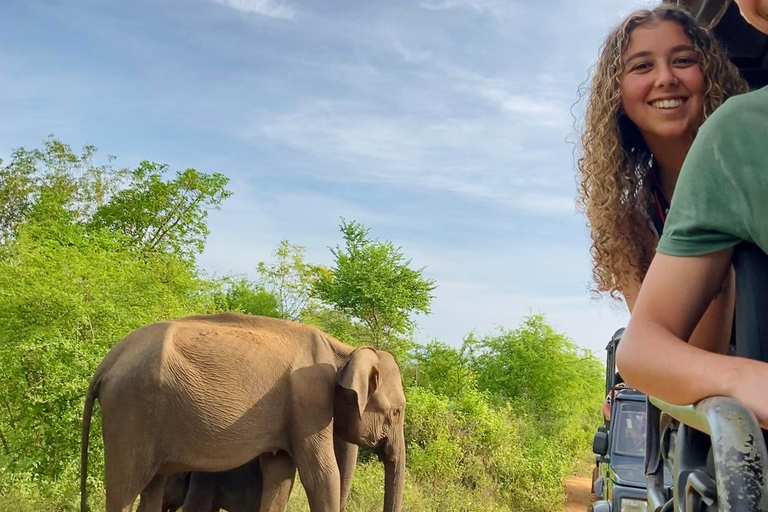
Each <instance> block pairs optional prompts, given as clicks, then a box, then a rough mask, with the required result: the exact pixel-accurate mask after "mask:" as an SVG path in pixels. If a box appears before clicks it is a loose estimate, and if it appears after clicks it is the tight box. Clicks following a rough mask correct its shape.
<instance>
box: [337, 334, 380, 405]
mask: <svg viewBox="0 0 768 512" xmlns="http://www.w3.org/2000/svg"><path fill="white" fill-rule="evenodd" d="M336 382H337V383H338V384H339V386H341V387H343V388H344V389H351V390H352V391H354V392H355V393H356V394H357V407H358V412H359V413H360V418H362V417H363V411H364V410H365V407H366V406H367V405H368V401H369V400H370V399H371V397H372V396H373V394H374V393H376V390H377V389H378V388H379V355H378V354H377V353H376V350H374V349H372V348H370V347H362V348H358V349H356V350H355V351H354V352H352V354H351V355H350V356H349V358H347V362H346V363H344V366H342V367H341V369H340V370H339V372H338V373H337V374H336Z"/></svg>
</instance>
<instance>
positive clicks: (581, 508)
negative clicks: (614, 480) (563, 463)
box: [563, 476, 592, 512]
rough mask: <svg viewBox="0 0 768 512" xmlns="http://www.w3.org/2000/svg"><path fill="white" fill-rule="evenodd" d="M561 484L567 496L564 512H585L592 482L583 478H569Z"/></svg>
mask: <svg viewBox="0 0 768 512" xmlns="http://www.w3.org/2000/svg"><path fill="white" fill-rule="evenodd" d="M563 484H564V485H565V493H566V494H567V495H568V504H567V508H566V509H565V510H566V512H586V510H587V504H588V503H589V488H590V486H591V484H592V481H591V480H590V479H589V478H584V477H583V476H569V477H567V478H566V479H565V481H564V482H563Z"/></svg>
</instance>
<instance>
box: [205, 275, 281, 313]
mask: <svg viewBox="0 0 768 512" xmlns="http://www.w3.org/2000/svg"><path fill="white" fill-rule="evenodd" d="M221 287H222V289H221V290H220V291H218V292H217V293H216V294H215V295H214V301H215V303H216V309H219V310H221V311H240V312H241V313H250V314H252V315H262V316H271V317H277V318H280V317H281V314H280V306H279V303H278V300H277V297H275V296H274V295H273V294H272V293H270V292H268V291H267V290H265V289H264V287H263V286H261V285H260V284H259V283H254V282H252V281H250V280H249V279H248V278H247V277H244V276H233V277H227V278H224V279H223V280H222V282H221Z"/></svg>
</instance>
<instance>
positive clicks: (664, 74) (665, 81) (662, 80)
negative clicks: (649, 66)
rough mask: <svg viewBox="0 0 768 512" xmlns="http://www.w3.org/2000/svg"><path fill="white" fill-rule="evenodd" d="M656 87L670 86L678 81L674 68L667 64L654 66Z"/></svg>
mask: <svg viewBox="0 0 768 512" xmlns="http://www.w3.org/2000/svg"><path fill="white" fill-rule="evenodd" d="M656 70H657V75H656V87H671V86H675V85H677V84H678V83H679V80H678V79H677V76H676V75H675V71H674V69H672V67H670V66H667V65H661V66H657V67H656Z"/></svg>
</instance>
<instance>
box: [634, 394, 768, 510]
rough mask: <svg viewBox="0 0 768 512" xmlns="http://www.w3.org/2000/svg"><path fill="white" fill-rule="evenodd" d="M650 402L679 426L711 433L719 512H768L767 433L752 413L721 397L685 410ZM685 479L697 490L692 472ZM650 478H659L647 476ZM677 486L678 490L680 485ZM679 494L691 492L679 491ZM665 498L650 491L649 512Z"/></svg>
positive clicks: (694, 475)
mask: <svg viewBox="0 0 768 512" xmlns="http://www.w3.org/2000/svg"><path fill="white" fill-rule="evenodd" d="M649 400H650V401H651V403H653V404H654V405H655V406H656V407H658V408H659V409H660V410H661V411H663V412H665V413H667V414H668V415H670V416H672V417H673V418H675V419H676V420H678V421H679V422H680V423H682V424H684V425H687V426H689V427H691V428H693V429H696V430H698V431H700V432H703V433H705V434H709V436H710V438H711V440H712V446H713V458H714V465H715V476H716V478H715V482H716V485H717V502H718V510H719V511H720V512H742V511H743V512H756V511H759V512H768V453H767V452H766V445H765V440H764V438H763V431H762V430H761V429H760V426H759V424H758V423H757V419H756V418H755V415H754V414H752V412H751V411H749V410H748V409H746V408H745V407H744V406H743V405H742V404H741V403H739V402H738V401H736V400H734V399H732V398H728V397H722V396H715V397H710V398H706V399H704V400H702V401H701V402H699V403H697V404H695V405H686V406H680V405H673V404H669V403H666V402H664V401H662V400H659V399H658V398H654V397H649ZM676 459H677V457H676ZM676 463H677V462H676ZM683 477H685V478H686V479H687V484H686V486H687V487H689V486H695V485H696V482H695V480H696V477H697V475H696V474H695V473H694V472H692V473H691V474H687V475H683ZM649 478H650V479H654V478H656V479H658V478H660V477H659V475H649ZM649 483H651V482H649ZM676 483H677V484H678V485H679V483H680V482H676ZM650 489H651V486H650V485H649V491H650ZM675 492H676V493H680V492H689V490H688V489H679V488H678V489H676V491H675ZM657 494H658V493H657ZM662 498H663V497H662V496H655V495H654V493H653V492H649V495H648V499H649V505H651V507H650V509H651V510H655V509H656V507H657V506H659V505H660V502H661V500H662ZM676 510H677V506H676Z"/></svg>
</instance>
